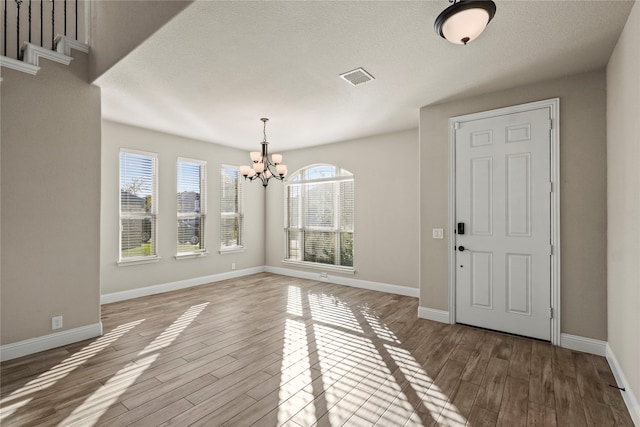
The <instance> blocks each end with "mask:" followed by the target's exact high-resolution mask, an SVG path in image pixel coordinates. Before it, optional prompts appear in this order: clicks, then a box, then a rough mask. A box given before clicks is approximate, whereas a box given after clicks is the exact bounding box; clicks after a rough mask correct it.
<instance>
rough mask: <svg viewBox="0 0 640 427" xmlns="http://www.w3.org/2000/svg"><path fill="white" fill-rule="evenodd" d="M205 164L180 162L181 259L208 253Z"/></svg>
mask: <svg viewBox="0 0 640 427" xmlns="http://www.w3.org/2000/svg"><path fill="white" fill-rule="evenodd" d="M206 166H207V164H206V162H204V161H201V160H192V159H184V158H178V162H177V164H176V177H177V190H178V194H177V196H178V197H177V212H178V218H177V219H178V225H177V226H178V242H177V248H178V249H177V252H178V256H180V255H188V254H197V253H202V252H205V250H206V247H205V238H204V237H205V236H204V229H205V227H204V226H205V219H206V206H207V204H206V188H205V183H206Z"/></svg>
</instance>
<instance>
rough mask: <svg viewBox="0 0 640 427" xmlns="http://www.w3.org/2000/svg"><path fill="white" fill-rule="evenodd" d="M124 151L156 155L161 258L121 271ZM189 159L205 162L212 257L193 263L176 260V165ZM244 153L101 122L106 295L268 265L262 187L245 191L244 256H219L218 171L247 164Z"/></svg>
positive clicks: (103, 284)
mask: <svg viewBox="0 0 640 427" xmlns="http://www.w3.org/2000/svg"><path fill="white" fill-rule="evenodd" d="M120 148H130V149H136V150H142V151H149V152H153V153H157V154H158V206H159V211H158V239H157V241H158V248H157V250H158V255H159V256H160V258H161V259H160V261H159V262H157V263H151V264H141V265H127V266H118V265H117V261H118V250H119V248H118V233H119V221H118V209H119V205H118V203H119V197H120V196H119V188H118V186H119V152H120ZM178 157H187V158H193V159H199V160H205V161H206V162H207V200H208V202H207V208H208V209H207V217H208V220H207V221H206V223H205V224H206V225H205V239H206V240H205V244H206V247H207V249H208V251H209V255H208V256H206V257H201V258H194V259H181V260H177V259H175V255H176V240H177V237H176V236H177V229H176V227H177V225H176V161H177V158H178ZM248 158H249V155H248V153H247V152H246V151H244V150H237V149H234V148H229V147H223V146H220V145H215V144H211V143H208V142H202V141H196V140H191V139H186V138H182V137H178V136H174V135H168V134H164V133H159V132H154V131H150V130H147V129H141V128H136V127H131V126H127V125H122V124H118V123H113V122H108V121H105V122H103V129H102V192H101V193H102V194H101V202H102V203H101V224H100V235H101V245H100V282H101V293H102V295H105V294H110V293H114V292H120V291H130V290H134V289H140V288H143V287H147V286H153V285H160V284H165V283H170V282H176V281H182V280H187V279H194V278H198V277H204V276H209V275H213V274H217V273H223V272H229V271H231V264H232V263H235V265H236V269H237V270H240V269H246V268H252V267H259V266H263V265H264V229H263V225H264V224H263V215H264V190H263V189H262V187H261V186H259V185H255V183H253V185H251V184H248V183H247V185H246V186H245V195H244V202H245V204H244V207H245V210H244V212H245V222H244V227H245V228H244V246H245V248H246V249H245V251H244V252H241V253H233V254H224V255H222V254H220V253H219V252H218V251H219V248H220V166H221V164H230V165H240V164H245V163H247V162H248Z"/></svg>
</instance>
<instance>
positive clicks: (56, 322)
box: [51, 316, 62, 329]
mask: <svg viewBox="0 0 640 427" xmlns="http://www.w3.org/2000/svg"><path fill="white" fill-rule="evenodd" d="M51 329H62V316H53V317H52V318H51Z"/></svg>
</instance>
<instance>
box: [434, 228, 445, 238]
mask: <svg viewBox="0 0 640 427" xmlns="http://www.w3.org/2000/svg"><path fill="white" fill-rule="evenodd" d="M433 238H434V239H444V229H442V228H434V229H433Z"/></svg>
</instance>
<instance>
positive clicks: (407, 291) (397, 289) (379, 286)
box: [264, 265, 420, 298]
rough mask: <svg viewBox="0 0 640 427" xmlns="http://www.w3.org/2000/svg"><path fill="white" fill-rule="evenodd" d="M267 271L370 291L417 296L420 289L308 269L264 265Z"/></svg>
mask: <svg viewBox="0 0 640 427" xmlns="http://www.w3.org/2000/svg"><path fill="white" fill-rule="evenodd" d="M264 271H266V272H267V273H274V274H282V275H283V276H291V277H299V278H300V279H309V280H317V281H321V282H328V283H334V284H336V285H345V286H352V287H354V288H360V289H368V290H370V291H378V292H386V293H388V294H397V295H404V296H407V297H414V298H418V297H419V296H420V290H419V289H418V288H410V287H408V286H400V285H391V284H389V283H381V282H372V281H369V280H361V279H354V278H352V277H342V276H332V275H330V274H328V275H327V277H321V276H320V273H312V272H309V271H301V270H294V269H291V268H282V267H272V266H269V265H268V266H265V270H264Z"/></svg>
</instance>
